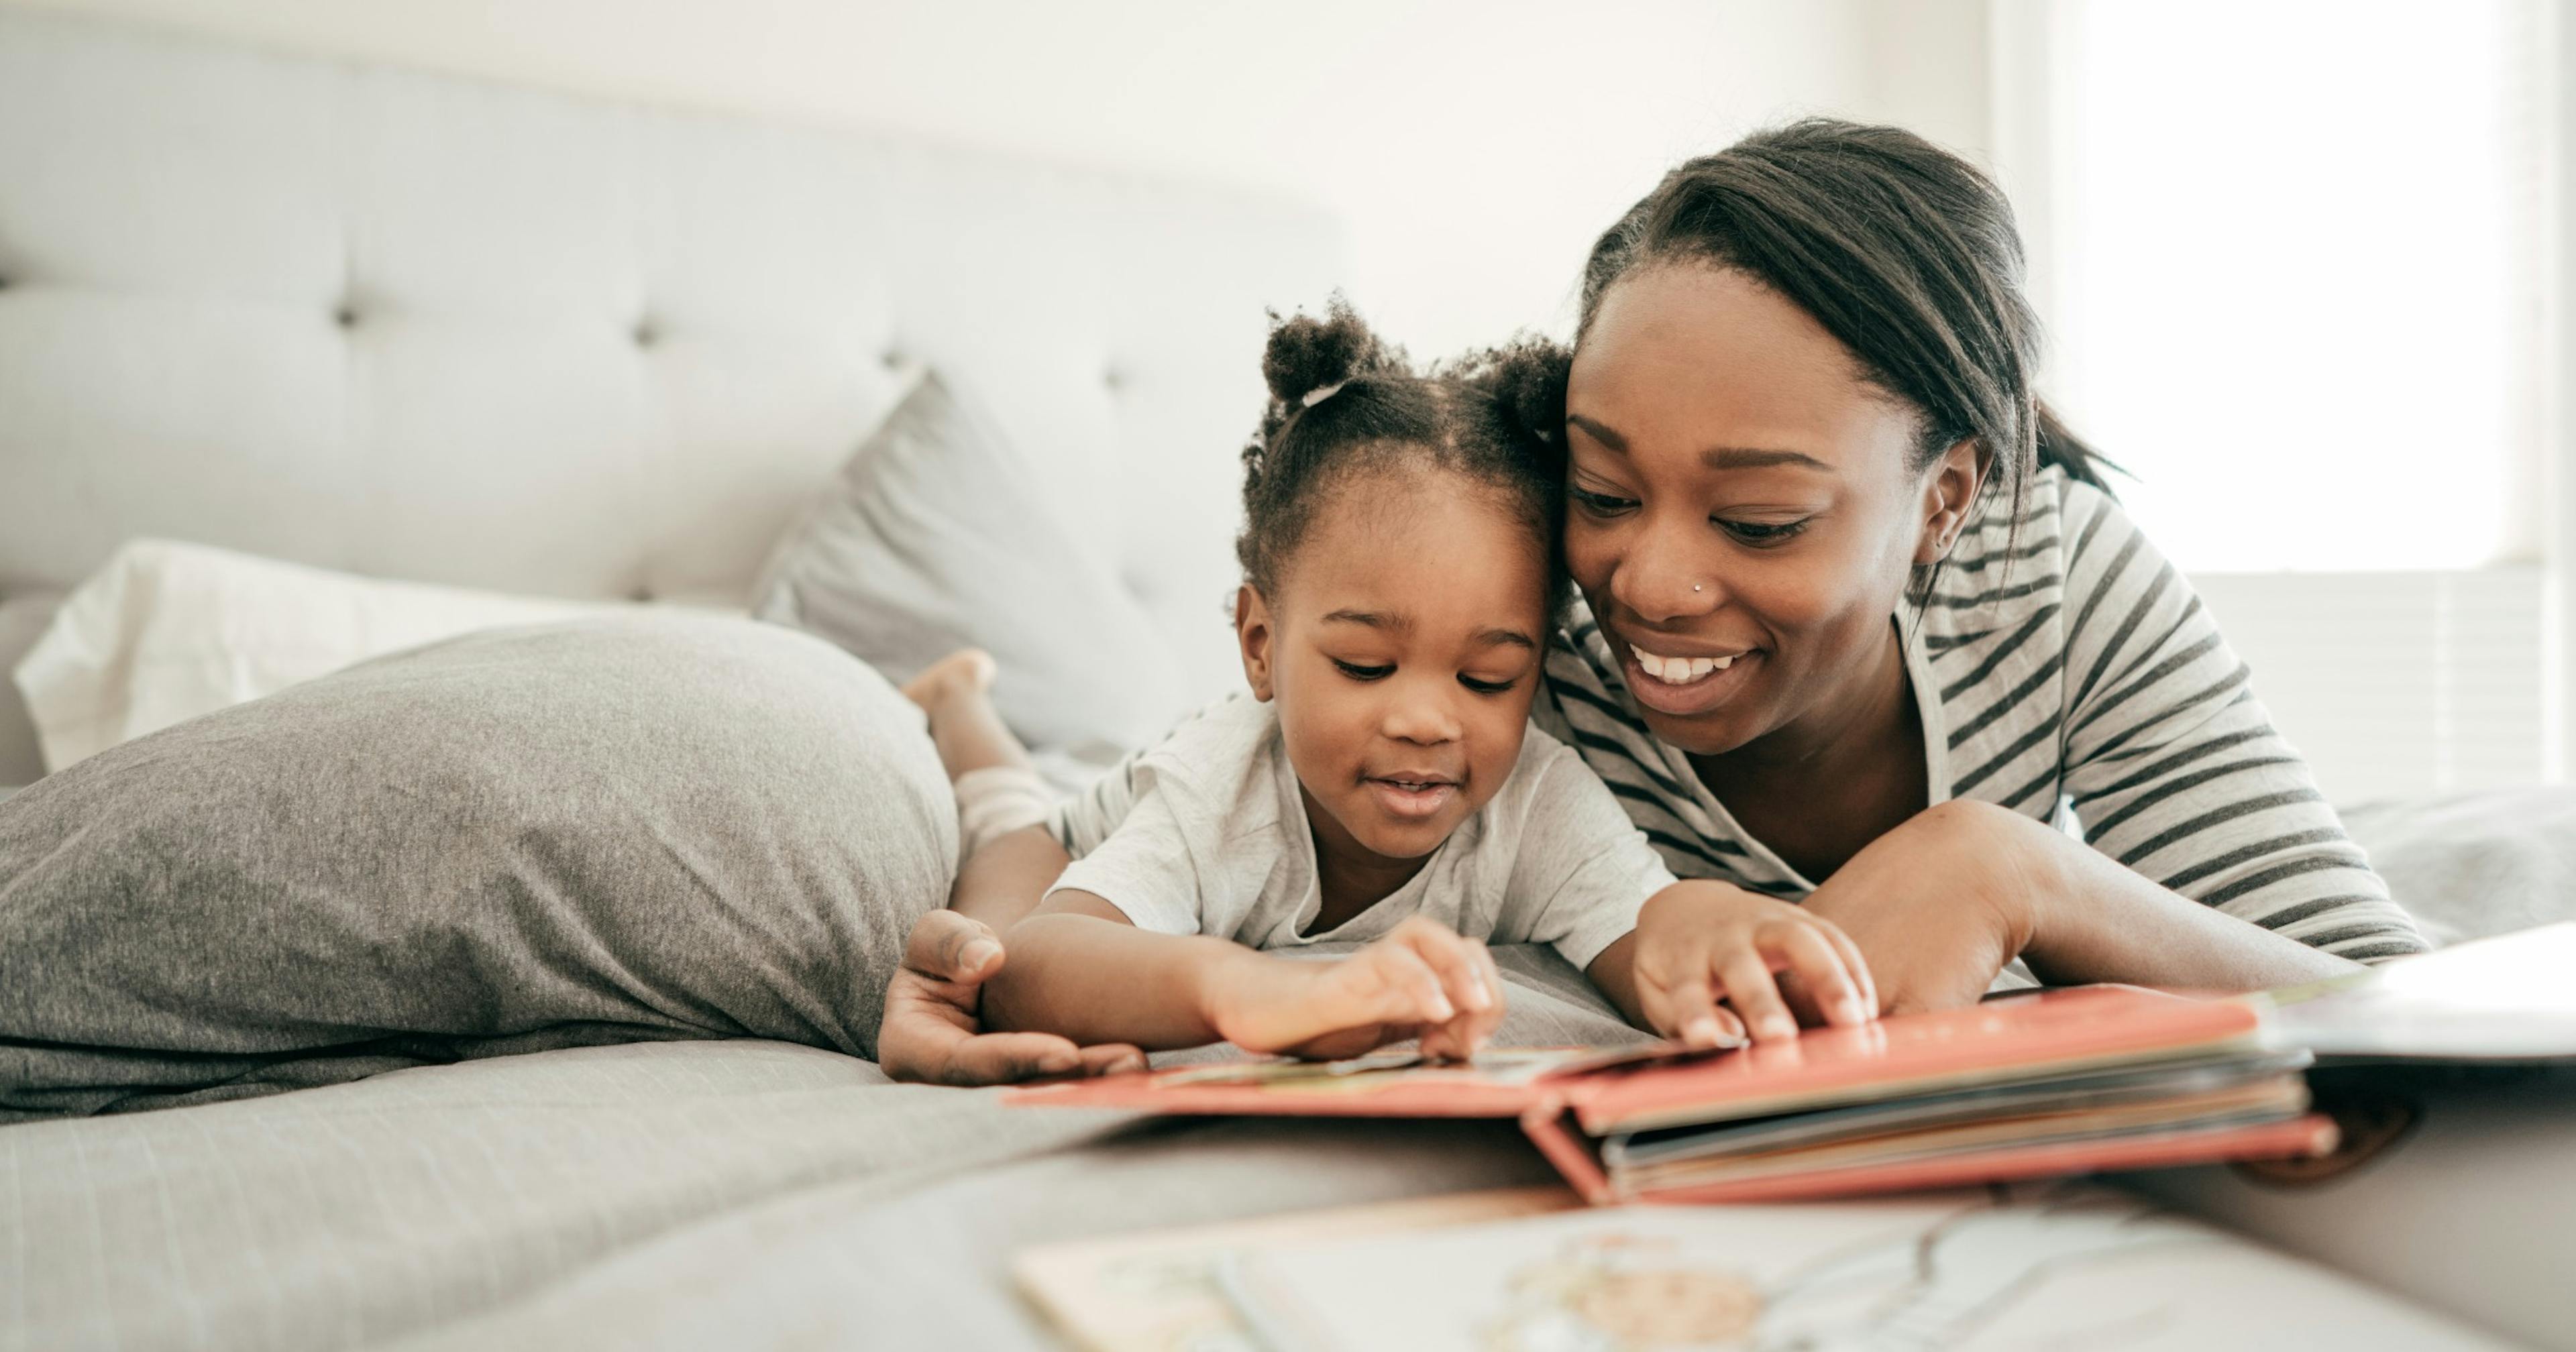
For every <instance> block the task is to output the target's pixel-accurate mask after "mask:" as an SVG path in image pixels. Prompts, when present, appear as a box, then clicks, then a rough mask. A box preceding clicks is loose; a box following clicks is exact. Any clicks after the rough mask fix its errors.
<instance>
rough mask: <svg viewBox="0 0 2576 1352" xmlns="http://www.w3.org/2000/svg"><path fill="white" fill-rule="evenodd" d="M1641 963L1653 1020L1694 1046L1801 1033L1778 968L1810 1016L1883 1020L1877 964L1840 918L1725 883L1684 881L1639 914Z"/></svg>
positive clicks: (1639, 977) (1643, 998) (1641, 994)
mask: <svg viewBox="0 0 2576 1352" xmlns="http://www.w3.org/2000/svg"><path fill="white" fill-rule="evenodd" d="M1633 960H1634V962H1635V971H1636V989H1637V1002H1638V1005H1639V1006H1640V1009H1641V1012H1643V1013H1644V1015H1645V1016H1646V1021H1647V1023H1648V1024H1649V1025H1650V1026H1651V1027H1653V1029H1654V1030H1655V1031H1656V1032H1658V1033H1661V1034H1663V1035H1664V1036H1666V1037H1670V1038H1678V1039H1680V1040H1681V1041H1683V1042H1686V1043H1689V1044H1690V1045H1692V1046H1695V1047H1715V1046H1721V1045H1724V1044H1725V1043H1728V1042H1731V1041H1735V1040H1737V1039H1740V1038H1742V1037H1743V1036H1744V1035H1745V1034H1746V1033H1747V1032H1748V1031H1749V1032H1750V1033H1751V1035H1752V1036H1753V1037H1755V1038H1757V1039H1761V1040H1764V1041H1768V1040H1772V1039H1777V1038H1791V1037H1796V1036H1797V1035H1798V1019H1797V1016H1796V1015H1795V1014H1793V1013H1792V1012H1791V1009H1790V1004H1789V1001H1788V1000H1786V999H1784V998H1783V996H1782V993H1781V986H1782V982H1781V981H1780V980H1777V979H1775V978H1774V977H1773V973H1775V972H1777V973H1781V974H1782V975H1783V976H1784V977H1785V978H1786V979H1787V980H1788V983H1789V985H1790V987H1791V989H1792V990H1793V991H1794V992H1795V993H1796V994H1797V995H1798V997H1799V1003H1800V1004H1802V1005H1804V1006H1805V1007H1806V1008H1807V1010H1808V1012H1809V1015H1810V1017H1811V1018H1821V1019H1823V1020H1825V1021H1829V1022H1832V1023H1838V1024H1851V1023H1866V1022H1868V1021H1869V1020H1871V1019H1874V1018H1876V1017H1878V991H1877V988H1876V986H1875V985H1874V984H1873V982H1872V979H1871V976H1870V970H1869V964H1868V963H1866V962H1864V961H1863V960H1862V959H1861V952H1860V949H1859V948H1858V947H1857V946H1855V945H1854V944H1853V943H1852V941H1851V939H1850V938H1849V937H1848V936H1846V935H1845V934H1844V933H1843V932H1842V930H1840V929H1839V928H1837V927H1836V926H1835V925H1834V923H1833V922H1832V921H1831V920H1828V919H1826V918H1824V917H1823V916H1821V915H1816V914H1813V913H1811V912H1809V911H1807V910H1804V909H1801V908H1799V907H1796V906H1792V905H1790V904H1789V903H1787V902H1785V901H1777V900H1774V899H1772V898H1770V897H1764V896H1757V895H1755V894H1754V893H1751V892H1747V891H1745V890H1744V889H1742V888H1740V887H1731V886H1728V885H1727V884H1724V883H1716V882H1706V881H1693V882H1682V883H1675V884H1673V885H1672V886H1671V887H1667V888H1665V889H1664V890H1663V891H1661V892H1658V893H1656V894H1655V895H1654V897H1653V898H1651V899H1650V900H1648V901H1647V902H1646V907H1645V910H1644V911H1642V912H1640V913H1639V915H1638V917H1637V947H1636V950H1635V954H1634V959H1633ZM1721 999H1722V1000H1724V1001H1725V1002H1726V1004H1727V1005H1728V1006H1732V1008H1731V1009H1729V1008H1724V1007H1721V1006H1720V1005H1719V1004H1718V1001H1719V1000H1721Z"/></svg>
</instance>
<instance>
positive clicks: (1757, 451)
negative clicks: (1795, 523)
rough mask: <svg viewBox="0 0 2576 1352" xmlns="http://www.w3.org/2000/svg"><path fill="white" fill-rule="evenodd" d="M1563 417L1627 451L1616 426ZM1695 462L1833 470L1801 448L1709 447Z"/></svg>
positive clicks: (1612, 447)
mask: <svg viewBox="0 0 2576 1352" xmlns="http://www.w3.org/2000/svg"><path fill="white" fill-rule="evenodd" d="M1565 420H1566V421H1567V422H1568V423H1571V424H1573V425H1574V426H1576V427H1579V428H1582V429H1583V430H1584V432H1585V433H1586V434H1587V435H1589V436H1590V437H1591V438H1592V439H1593V440H1594V441H1597V442H1600V443H1601V445H1602V446H1603V448H1605V449H1607V450H1610V451H1614V452H1617V453H1618V454H1620V455H1626V454H1627V453H1628V439H1627V438H1626V437H1623V436H1621V435H1619V433H1618V431H1617V430H1616V429H1614V428H1612V427H1609V426H1607V425H1605V424H1603V423H1602V422H1600V421H1598V420H1597V419H1593V418H1587V417H1585V416H1583V415H1582V414H1580V413H1568V414H1566V415H1565ZM1699 462H1700V464H1701V465H1703V466H1705V467H1707V468H1709V469H1768V468H1770V467H1771V466H1773V465H1794V466H1796V467H1797V468H1799V469H1812V470H1817V471H1821V472H1823V473H1826V474H1831V473H1833V472H1834V467H1833V466H1831V465H1828V464H1826V463H1825V462H1824V461H1822V460H1818V459H1817V458H1816V457H1814V456H1812V455H1809V454H1807V453H1806V452H1804V451H1784V450H1774V449H1770V448H1765V447H1752V446H1712V447H1710V448H1709V449H1707V450H1705V451H1702V452H1700V453H1699Z"/></svg>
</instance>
